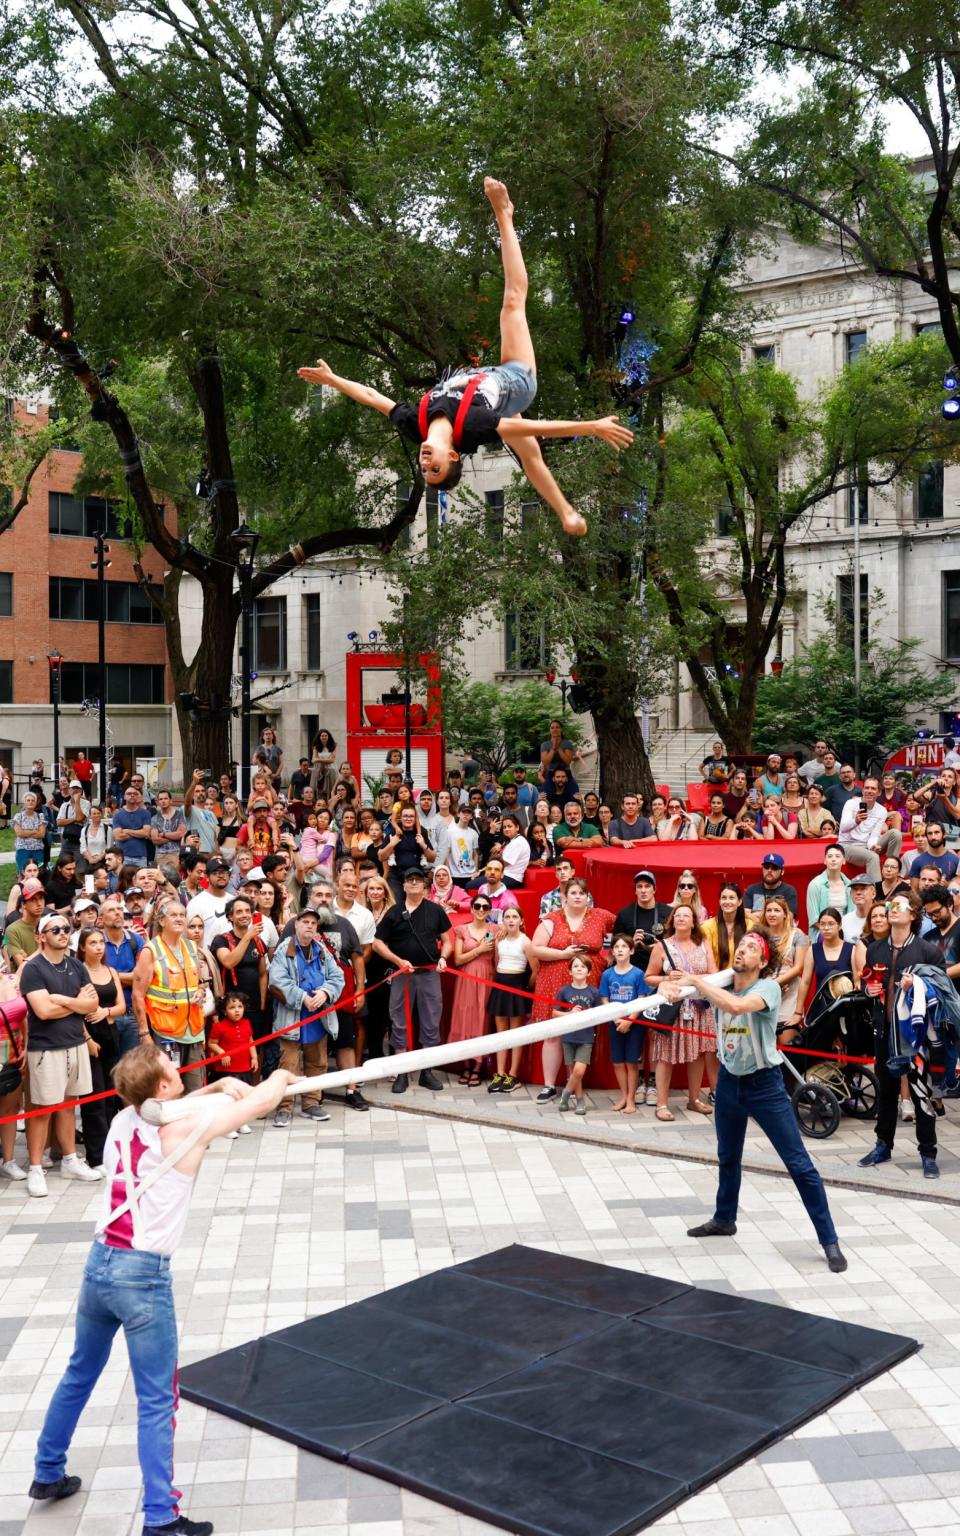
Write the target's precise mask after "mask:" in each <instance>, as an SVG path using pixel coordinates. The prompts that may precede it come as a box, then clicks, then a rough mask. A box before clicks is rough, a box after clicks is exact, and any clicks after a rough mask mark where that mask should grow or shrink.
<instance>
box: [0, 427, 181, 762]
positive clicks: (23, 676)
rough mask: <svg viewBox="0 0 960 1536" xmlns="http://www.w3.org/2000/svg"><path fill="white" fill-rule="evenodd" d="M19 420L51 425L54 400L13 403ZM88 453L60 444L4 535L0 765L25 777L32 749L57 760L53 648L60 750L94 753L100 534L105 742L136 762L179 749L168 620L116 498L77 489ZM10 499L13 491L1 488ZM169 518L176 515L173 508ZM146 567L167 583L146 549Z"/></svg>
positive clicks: (0, 552)
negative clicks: (138, 572) (173, 735)
mask: <svg viewBox="0 0 960 1536" xmlns="http://www.w3.org/2000/svg"><path fill="white" fill-rule="evenodd" d="M7 410H8V412H9V411H13V412H14V413H15V419H16V420H17V425H18V427H20V428H22V429H23V430H26V431H29V429H30V426H31V423H32V422H36V424H37V425H44V424H45V422H46V407H45V406H44V405H37V403H36V402H23V401H17V402H16V403H15V404H11V403H10V402H8V403H7ZM79 465H80V455H79V454H78V453H75V452H73V451H71V450H70V449H69V448H59V449H56V450H54V451H53V452H52V453H51V454H50V455H49V456H48V458H47V460H46V462H45V463H44V465H43V466H42V467H41V468H40V470H39V471H38V472H37V474H36V475H35V476H34V478H33V481H32V484H31V486H30V497H29V501H28V502H27V505H26V506H25V507H24V509H23V511H22V512H21V513H20V515H19V516H18V518H17V519H16V522H15V523H14V525H13V527H12V528H10V529H9V530H8V531H7V532H6V533H4V534H3V537H2V539H0V761H3V762H4V763H5V764H6V765H7V767H9V768H10V769H12V771H13V773H14V775H15V778H16V779H17V780H20V779H22V778H25V777H26V774H27V772H28V771H29V768H30V765H31V763H32V761H33V759H34V758H35V757H42V758H43V759H44V761H45V763H46V764H47V765H48V768H49V765H50V763H51V761H52V758H53V709H52V700H51V678H50V664H49V661H48V656H49V653H50V652H51V651H54V650H59V651H60V653H61V655H62V657H63V662H62V665H61V711H60V716H61V718H60V749H61V753H62V754H63V755H65V756H66V757H68V758H71V757H73V756H74V755H75V752H76V749H77V748H79V747H81V746H83V747H84V748H85V749H86V751H87V753H88V755H89V756H90V757H92V758H93V759H94V761H96V758H97V743H98V739H99V738H98V731H99V727H98V717H97V710H96V707H95V704H94V705H93V707H91V706H90V705H89V704H88V706H87V708H86V709H84V708H83V704H84V701H85V700H87V701H96V700H97V699H99V695H100V682H99V666H98V662H97V619H98V613H99V605H98V598H97V580H96V570H95V569H91V563H92V562H94V559H95V545H94V539H95V536H96V534H97V533H99V532H100V531H101V530H104V531H105V532H106V533H107V535H108V539H109V544H110V552H109V555H108V557H107V558H108V559H109V561H110V565H109V568H108V570H107V572H106V582H107V585H106V595H107V601H106V614H105V621H106V660H107V687H106V700H107V716H108V722H109V728H110V734H109V736H108V744H111V737H112V748H113V751H115V752H116V753H118V754H119V755H120V756H121V757H122V758H124V759H125V761H126V762H127V764H128V765H131V764H132V762H133V760H134V759H135V758H166V757H168V756H169V754H170V714H171V711H170V708H169V702H170V699H171V697H172V694H171V685H170V677H169V669H168V667H167V664H166V644H165V639H164V631H163V625H162V623H160V622H159V617H158V615H157V613H156V610H155V609H154V607H153V605H152V604H151V603H150V601H149V599H148V598H147V596H146V594H145V593H144V592H143V591H142V590H141V589H140V587H139V586H138V585H137V580H136V576H135V574H134V569H133V554H132V552H131V550H130V549H129V547H128V546H127V545H126V544H125V543H124V542H123V540H122V539H121V538H119V537H115V538H110V537H109V536H110V535H111V534H114V533H115V532H116V521H115V504H113V503H109V502H107V501H105V500H103V498H101V497H87V498H86V499H83V498H78V497H76V496H74V494H73V489H74V483H75V480H76V475H77V470H78V468H79ZM2 494H3V496H4V498H5V500H6V501H7V503H8V504H9V498H10V496H11V495H12V494H13V493H12V492H11V491H10V489H9V488H6V489H5V490H4V491H3V493H2ZM170 515H171V516H172V514H170ZM145 568H146V570H147V571H148V573H150V574H151V575H153V576H155V578H156V580H157V582H158V583H159V582H160V581H162V562H161V559H160V556H159V555H158V554H156V553H155V552H154V551H153V550H148V554H147V558H146V560H145Z"/></svg>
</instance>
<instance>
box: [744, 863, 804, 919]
mask: <svg viewBox="0 0 960 1536" xmlns="http://www.w3.org/2000/svg"><path fill="white" fill-rule="evenodd" d="M771 896H782V897H783V899H784V901H785V902H786V904H787V906H788V907H789V908H790V911H791V912H792V913H793V915H794V917H796V915H797V889H796V886H793V885H788V884H787V883H786V881H785V880H784V878H783V854H782V853H767V854H764V858H763V863H762V864H761V866H760V879H759V880H755V881H754V882H753V884H752V885H748V886H747V889H746V890H745V891H744V893H743V905H744V907H745V908H746V910H747V911H748V912H750V913H756V914H760V913H761V912H762V911H763V908H764V903H765V902H767V901H768V900H769V899H770V897H771Z"/></svg>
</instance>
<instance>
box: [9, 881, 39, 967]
mask: <svg viewBox="0 0 960 1536" xmlns="http://www.w3.org/2000/svg"><path fill="white" fill-rule="evenodd" d="M46 904H47V893H46V891H45V889H44V887H43V885H42V884H41V883H40V881H39V880H24V882H23V885H22V886H21V888H20V916H19V917H18V919H17V921H16V922H15V923H9V924H8V926H7V928H6V930H5V931H4V935H3V944H4V948H5V949H6V951H7V958H8V960H9V961H10V965H11V967H12V969H13V970H14V971H19V970H20V968H21V967H22V965H23V963H24V961H25V960H29V958H30V956H31V955H35V954H36V952H37V950H38V948H39V944H38V941H37V929H38V927H39V925H40V919H41V917H42V916H43V911H44V908H45V906H46Z"/></svg>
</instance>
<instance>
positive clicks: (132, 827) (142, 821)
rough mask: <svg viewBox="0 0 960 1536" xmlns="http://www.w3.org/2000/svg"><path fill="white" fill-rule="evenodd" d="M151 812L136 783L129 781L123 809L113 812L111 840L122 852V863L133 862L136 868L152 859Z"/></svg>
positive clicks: (150, 861) (140, 867)
mask: <svg viewBox="0 0 960 1536" xmlns="http://www.w3.org/2000/svg"><path fill="white" fill-rule="evenodd" d="M151 821H152V812H151V811H149V810H148V809H147V807H146V806H145V805H144V803H143V798H142V795H141V792H140V790H139V789H138V788H137V786H136V784H135V783H133V782H131V784H130V787H129V789H126V790H125V791H124V795H123V809H122V810H119V811H114V813H113V841H114V843H115V844H116V845H117V847H118V848H119V849H120V852H121V853H122V854H123V862H124V864H135V865H136V866H137V868H138V869H142V868H143V867H144V866H145V865H147V864H150V863H152V861H153V837H152V835H151V830H150V826H151Z"/></svg>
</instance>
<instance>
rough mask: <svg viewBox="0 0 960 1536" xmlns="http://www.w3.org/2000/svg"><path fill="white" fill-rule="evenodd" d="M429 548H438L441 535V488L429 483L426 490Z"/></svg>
mask: <svg viewBox="0 0 960 1536" xmlns="http://www.w3.org/2000/svg"><path fill="white" fill-rule="evenodd" d="M425 499H426V512H427V548H428V549H436V547H437V540H438V539H439V537H440V488H439V486H436V485H428V486H427V491H426V498H425Z"/></svg>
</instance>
